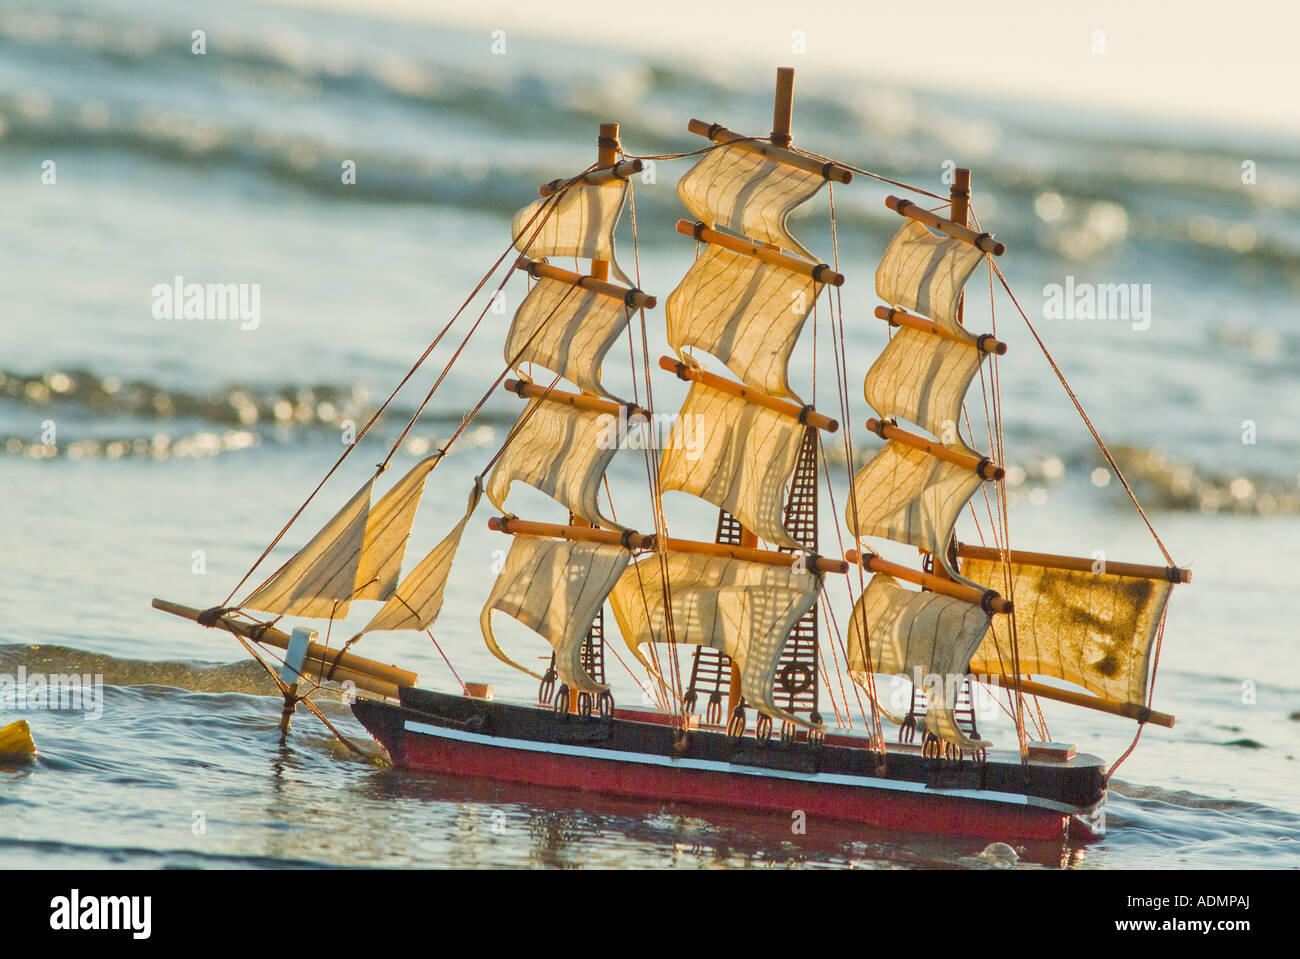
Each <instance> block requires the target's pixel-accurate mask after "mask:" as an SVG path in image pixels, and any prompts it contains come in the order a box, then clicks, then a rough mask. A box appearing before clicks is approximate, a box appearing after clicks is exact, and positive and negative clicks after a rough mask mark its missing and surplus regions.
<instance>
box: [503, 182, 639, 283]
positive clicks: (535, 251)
mask: <svg viewBox="0 0 1300 959" xmlns="http://www.w3.org/2000/svg"><path fill="white" fill-rule="evenodd" d="M626 196H627V181H626V180H611V181H610V182H608V183H602V184H599V185H588V184H582V185H578V186H571V187H569V188H568V189H566V190H563V191H562V192H561V193H560V194H559V195H558V199H556V197H554V196H552V197H545V198H543V199H540V200H537V201H535V202H533V203H530V204H529V205H528V206H526V207H524V208H523V209H522V210H520V211H519V212H518V213H516V214H515V219H514V222H513V223H512V224H511V226H510V235H511V237H512V238H513V241H514V245H515V249H517V250H518V251H519V252H520V253H523V254H525V255H527V256H530V257H532V258H533V259H535V260H536V259H540V258H541V257H544V256H577V257H582V258H583V259H588V260H605V261H607V262H608V263H609V267H610V272H611V273H612V274H613V275H614V276H615V277H617V278H618V281H619V282H620V283H622V284H623V285H625V286H631V285H632V281H631V280H629V279H628V278H627V275H626V274H624V272H623V270H622V269H621V268H620V267H619V265H618V260H617V259H616V258H615V256H614V228H615V227H616V226H617V225H618V217H619V214H620V213H622V211H623V200H624V198H625V197H626ZM530 240H531V242H530Z"/></svg>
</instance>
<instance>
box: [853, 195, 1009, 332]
mask: <svg viewBox="0 0 1300 959" xmlns="http://www.w3.org/2000/svg"><path fill="white" fill-rule="evenodd" d="M983 258H984V254H983V253H982V252H981V251H980V250H979V249H978V248H976V247H974V246H971V245H970V244H969V243H963V242H961V241H960V240H954V239H951V238H949V237H942V236H935V234H933V233H931V232H930V231H929V230H927V229H926V228H925V227H924V226H922V225H921V224H920V223H918V222H917V221H916V220H908V221H907V222H906V223H905V224H903V228H902V229H901V230H899V231H898V233H896V234H895V235H894V238H893V239H892V240H890V241H889V246H888V247H886V248H885V255H884V256H883V257H882V258H881V260H880V266H879V267H878V268H877V270H876V293H877V294H878V295H879V296H880V298H881V299H882V300H884V301H885V302H886V303H888V304H890V305H891V306H901V307H903V308H904V309H905V310H908V311H910V312H913V313H920V314H921V315H923V316H928V317H929V318H930V319H932V320H934V321H935V322H936V323H938V324H939V325H940V326H943V327H945V328H947V329H948V330H950V331H952V332H960V331H962V326H961V324H960V323H958V322H957V305H958V301H959V300H960V298H961V290H962V286H963V285H964V284H965V283H966V281H967V280H968V279H969V278H970V275H971V273H972V272H974V270H975V267H976V266H978V265H979V262H980V260H982V259H983Z"/></svg>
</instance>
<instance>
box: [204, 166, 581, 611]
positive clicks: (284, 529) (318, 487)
mask: <svg viewBox="0 0 1300 959" xmlns="http://www.w3.org/2000/svg"><path fill="white" fill-rule="evenodd" d="M591 169H594V164H593V166H592V167H588V169H587V170H584V171H583V172H582V173H579V174H578V175H577V176H575V177H573V178H572V179H571V180H569V182H568V183H566V184H564V186H562V187H561V188H560V189H559V190H557V191H556V192H555V194H553V195H554V196H556V197H558V196H560V195H561V193H562V192H563V191H564V190H565V189H567V188H568V187H569V186H572V185H573V184H574V183H576V182H577V181H578V180H579V179H580V178H581V177H583V176H585V175H586V174H587V173H588V172H590V170H591ZM544 210H545V211H546V216H544V217H542V222H541V223H539V224H538V225H537V229H536V231H534V234H533V237H532V238H530V239H529V241H528V243H529V245H530V246H531V245H532V242H533V239H535V238H536V235H537V232H539V231H540V230H541V227H542V224H544V223H545V222H546V219H547V218H548V217H550V215H551V213H552V212H553V211H554V206H553V205H551V204H546V205H543V206H542V207H539V208H538V210H537V213H534V214H533V216H532V217H531V218H530V219H529V221H528V223H526V224H525V225H524V228H525V229H527V228H528V226H529V225H530V224H531V223H532V221H533V220H534V219H536V218H537V216H538V215H540V214H541V213H542V212H543V211H544ZM513 248H514V242H513V241H511V244H510V246H508V247H506V250H505V252H504V253H502V254H501V256H500V257H498V258H497V261H496V263H494V264H493V265H492V268H491V269H489V270H488V272H487V273H486V274H484V276H483V278H482V279H481V280H479V282H478V285H477V286H475V287H474V289H473V291H472V292H471V293H470V294H469V296H468V297H466V298H465V302H463V303H462V304H461V305H460V308H459V309H458V310H457V311H456V312H455V313H454V314H453V315H452V317H451V319H450V320H448V321H447V324H446V326H444V327H443V328H442V329H441V330H440V331H439V332H438V335H437V336H435V337H434V338H433V342H432V343H430V344H429V345H428V346H427V347H426V348H425V350H424V352H423V353H422V354H420V357H419V359H417V360H416V361H415V364H414V365H413V366H412V367H411V368H410V369H409V370H407V372H406V375H405V376H403V377H402V379H401V381H400V382H399V383H398V384H397V386H396V387H395V388H394V389H393V392H392V393H390V394H389V395H388V398H387V399H386V400H384V402H383V403H382V404H381V405H380V406H379V408H378V409H377V410H375V412H374V414H373V415H372V416H371V417H370V419H369V420H367V421H366V424H365V425H364V426H362V427H361V431H360V432H359V433H357V435H356V437H355V438H354V439H353V441H352V443H351V444H350V445H349V446H347V447H346V448H344V450H343V453H342V455H341V456H339V458H338V459H337V460H336V461H335V463H334V465H333V466H331V467H330V469H329V472H327V473H326V474H325V476H324V477H323V478H322V479H321V481H320V482H319V483H317V484H316V488H315V489H313V490H312V491H311V493H309V494H308V496H307V498H306V499H305V500H303V502H302V505H301V506H299V507H298V509H297V510H296V511H294V514H293V515H292V516H290V517H289V520H288V522H286V523H285V524H284V526H283V527H282V528H281V529H280V531H279V532H278V533H276V534H275V537H274V538H273V539H272V540H271V542H270V543H269V544H267V547H266V548H265V549H264V550H262V553H261V555H260V556H258V557H257V559H255V560H254V561H253V565H252V566H250V567H249V568H248V572H246V573H244V575H243V577H242V578H241V579H240V580H239V582H238V583H236V584H235V587H234V589H232V590H231V591H230V593H229V595H227V596H226V598H225V599H224V600H223V601H222V602H221V604H220V605H222V606H226V605H228V604H229V603H230V600H231V599H232V598H234V595H235V594H236V593H237V592H239V590H240V588H241V587H242V586H243V585H244V583H246V582H248V578H249V577H250V576H252V575H253V572H254V571H255V570H256V569H257V567H258V566H260V565H261V564H262V561H263V560H264V559H266V557H267V556H269V555H270V553H271V550H273V549H275V547H276V546H277V545H278V544H279V542H280V540H281V539H283V538H284V534H285V533H287V532H289V528H290V527H291V526H293V524H294V523H295V522H296V521H297V520H298V517H299V516H301V515H302V513H303V510H305V509H306V508H307V506H308V504H310V503H311V501H312V500H313V499H314V498H315V497H316V494H317V493H319V492H320V491H321V488H322V487H323V486H324V485H325V484H326V483H327V482H329V478H330V477H331V476H333V475H334V473H335V471H336V470H337V469H338V468H339V467H340V466H342V465H343V461H344V460H345V459H347V458H348V456H349V455H350V454H351V453H352V451H353V450H354V449H356V448H357V446H359V445H360V442H361V438H362V437H364V436H365V435H366V433H368V432H369V431H370V428H371V427H372V426H374V425H375V423H376V422H377V421H378V420H379V417H380V416H381V415H383V412H384V410H385V409H387V408H388V404H390V403H391V402H392V401H393V400H394V399H395V398H396V397H397V394H398V393H400V392H401V391H402V388H403V387H404V386H405V385H406V384H407V382H409V381H410V379H411V377H413V376H414V375H415V373H416V371H417V370H419V368H420V367H421V366H422V365H423V364H424V361H425V360H427V359H428V358H429V356H430V354H432V353H433V351H434V350H435V349H436V348H437V346H438V344H439V343H440V342H442V338H443V337H444V336H446V334H447V333H448V331H450V330H451V328H452V326H453V325H454V324H455V323H456V320H458V319H459V318H460V315H461V314H462V313H464V312H465V309H466V307H468V306H469V305H470V303H472V302H473V300H474V297H476V296H477V295H478V294H479V291H480V290H482V289H483V287H484V286H485V285H486V284H487V282H488V281H489V280H490V279H491V278H492V275H493V274H494V273H496V271H497V270H498V269H499V268H500V266H501V264H502V262H503V261H504V260H505V259H506V257H508V256H509V255H510V251H511V250H512V249H513ZM389 455H390V457H391V455H392V454H391V452H390V454H389ZM384 462H385V463H387V460H385V461H384ZM379 472H382V469H381V470H380V471H379ZM376 475H378V474H376ZM287 565H288V561H286V562H285V564H284V565H283V566H281V567H280V569H279V570H276V572H275V573H272V574H271V576H269V577H268V578H267V580H266V582H270V580H271V579H273V578H274V577H275V576H276V575H277V574H278V573H279V572H280V571H281V570H283V569H284V568H285V566H287ZM263 585H265V583H264V584H263Z"/></svg>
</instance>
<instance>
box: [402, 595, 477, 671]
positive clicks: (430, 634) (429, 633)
mask: <svg viewBox="0 0 1300 959" xmlns="http://www.w3.org/2000/svg"><path fill="white" fill-rule="evenodd" d="M402 605H406V604H405V603H403V604H402ZM407 608H408V609H409V608H410V607H407ZM425 633H427V634H428V636H429V639H430V641H432V643H433V648H434V649H436V650H437V651H438V655H439V656H441V657H442V661H443V662H444V663H446V664H447V668H448V669H450V670H451V675H452V676H453V677H455V679H456V682H457V684H458V685H459V686H460V691H461V692H462V693H468V692H469V687H468V686H466V685H465V681H464V680H463V679H461V678H460V673H458V672H456V667H455V666H453V665H452V664H451V660H450V659H448V658H447V654H446V653H444V652H443V651H442V647H441V646H440V645H438V640H436V639H434V636H433V630H431V629H427V628H426V629H425Z"/></svg>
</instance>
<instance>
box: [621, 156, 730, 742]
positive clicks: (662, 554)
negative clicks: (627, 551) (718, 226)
mask: <svg viewBox="0 0 1300 959" xmlns="http://www.w3.org/2000/svg"><path fill="white" fill-rule="evenodd" d="M709 149H712V147H710V148H709ZM628 216H629V221H630V223H631V225H632V264H633V271H634V273H635V275H636V282H637V286H638V287H639V286H640V285H641V246H640V233H639V231H638V229H637V217H636V191H635V190H634V189H631V188H629V189H628ZM639 313H640V319H641V357H642V374H643V375H644V376H645V389H646V407H647V409H649V410H651V411H653V410H654V386H653V383H652V378H651V374H650V340H649V333H648V323H647V320H646V315H645V307H644V306H642V307H641V308H640V310H639ZM633 377H634V379H635V367H634V370H633ZM652 415H653V413H652ZM654 445H655V444H654V443H652V442H646V443H645V445H644V449H643V454H644V456H643V458H644V461H645V467H646V479H647V482H648V484H649V487H650V513H651V518H652V521H653V523H654V527H655V550H654V552H655V555H656V559H657V561H658V563H659V578H660V581H661V584H662V589H663V598H664V632H665V635H666V636H667V639H668V646H669V652H670V654H671V656H672V660H671V665H670V668H669V671H668V672H669V679H670V681H671V682H672V686H671V688H670V687H668V686H667V684H665V683H664V678H663V667H662V666H661V664H660V662H659V650H658V648H657V644H656V643H654V642H653V641H652V642H651V643H650V658H651V660H652V661H653V663H654V669H655V671H656V672H657V673H658V676H657V677H656V678H657V679H658V681H659V684H660V685H661V686H663V687H664V695H665V704H666V705H667V706H670V707H671V711H672V712H673V713H674V714H676V713H677V712H678V710H679V709H680V711H681V716H682V724H683V726H684V725H685V723H686V703H685V699H684V694H683V691H682V681H681V666H680V663H679V661H678V658H677V637H676V629H675V626H674V623H673V611H672V591H671V587H670V585H669V581H668V580H669V577H668V551H667V549H666V548H665V546H664V542H665V540H666V539H667V536H668V524H667V521H666V520H665V519H664V514H663V491H662V490H661V489H660V487H659V467H660V463H659V457H658V451H657V450H656V449H653V447H654ZM637 570H638V572H637V584H638V587H639V592H640V593H641V601H642V605H643V606H644V607H645V610H646V624H647V626H649V624H650V622H651V619H650V609H649V601H648V600H647V599H646V597H645V585H644V581H643V580H642V578H641V573H640V567H639V566H638V567H637ZM652 636H653V634H652ZM670 689H671V693H672V696H673V697H674V698H673V699H668V698H667V697H668V693H669V691H670Z"/></svg>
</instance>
